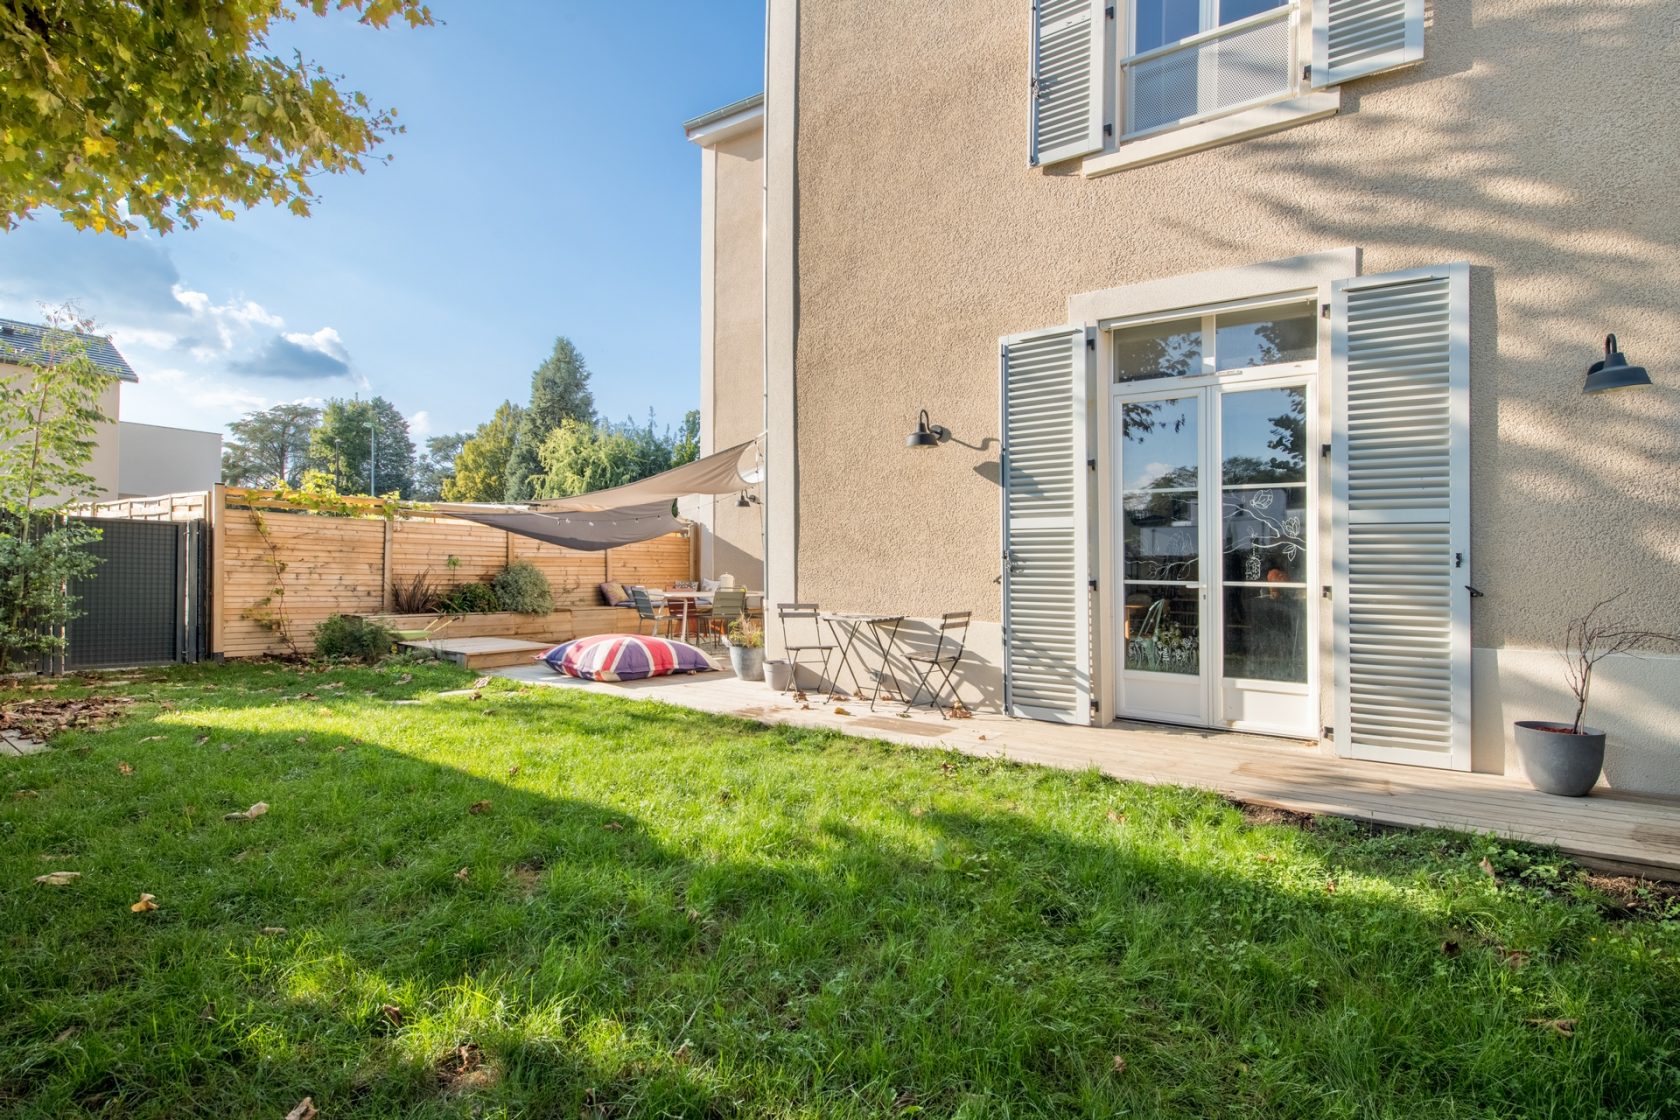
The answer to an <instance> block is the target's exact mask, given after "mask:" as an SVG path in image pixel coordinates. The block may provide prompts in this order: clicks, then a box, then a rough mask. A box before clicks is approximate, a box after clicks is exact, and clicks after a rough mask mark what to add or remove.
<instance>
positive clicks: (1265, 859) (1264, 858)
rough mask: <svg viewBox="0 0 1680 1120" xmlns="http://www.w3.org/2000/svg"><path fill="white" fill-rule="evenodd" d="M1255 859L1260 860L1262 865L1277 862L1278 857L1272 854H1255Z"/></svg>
mask: <svg viewBox="0 0 1680 1120" xmlns="http://www.w3.org/2000/svg"><path fill="white" fill-rule="evenodd" d="M1254 858H1255V859H1257V860H1259V861H1260V862H1261V863H1276V862H1277V856H1274V855H1273V854H1272V853H1271V852H1255V853H1254Z"/></svg>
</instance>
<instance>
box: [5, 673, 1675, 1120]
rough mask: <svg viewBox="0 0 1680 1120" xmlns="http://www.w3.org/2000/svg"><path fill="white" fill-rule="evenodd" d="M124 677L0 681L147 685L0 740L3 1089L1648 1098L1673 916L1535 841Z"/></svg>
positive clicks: (766, 1104)
mask: <svg viewBox="0 0 1680 1120" xmlns="http://www.w3.org/2000/svg"><path fill="white" fill-rule="evenodd" d="M120 676H121V678H122V679H124V680H125V681H126V683H122V684H119V685H118V686H116V687H92V688H91V689H89V688H85V687H81V686H78V685H77V684H76V683H75V682H67V683H65V684H63V685H61V686H60V687H59V688H58V689H57V690H56V691H31V690H29V688H28V682H23V684H22V685H21V688H20V689H19V690H14V691H10V692H0V700H7V701H16V700H20V699H25V700H44V699H63V698H66V697H72V696H77V695H82V694H84V693H91V694H93V695H100V696H110V695H127V696H133V697H136V698H137V699H138V700H139V702H138V703H136V704H134V705H133V706H132V707H131V708H130V709H129V710H128V712H127V714H126V715H125V716H123V717H122V722H121V723H120V724H119V725H117V726H115V727H112V728H109V729H106V730H101V731H92V730H76V731H69V732H66V733H64V734H62V735H61V736H60V737H59V738H58V739H57V742H56V746H57V749H56V750H54V751H53V752H51V753H49V754H45V755H40V756H35V757H31V758H27V759H13V760H4V761H0V783H3V786H0V789H3V794H0V938H3V939H4V940H3V942H0V944H3V946H4V948H3V951H0V1112H3V1113H4V1114H5V1115H7V1116H15V1117H66V1116H78V1115H85V1114H98V1115H105V1116H121V1117H125V1118H126V1117H172V1118H173V1117H184V1116H206V1117H238V1116H255V1117H272V1118H274V1120H280V1118H281V1117H283V1116H284V1115H285V1114H286V1113H287V1111H288V1110H289V1109H291V1108H292V1107H293V1106H294V1105H295V1104H297V1103H298V1102H299V1101H300V1100H301V1099H302V1098H303V1097H305V1096H310V1097H313V1098H314V1101H315V1104H316V1105H318V1106H319V1107H320V1109H321V1120H342V1118H345V1117H379V1118H386V1117H434V1116H437V1117H442V1116H451V1117H453V1116H462V1117H465V1116H478V1117H497V1116H507V1117H515V1116H517V1117H551V1116H552V1117H566V1118H573V1117H579V1116H584V1117H596V1116H612V1117H653V1116H707V1117H710V1116H716V1117H726V1116H752V1117H793V1116H798V1117H825V1118H827V1117H863V1116H922V1117H944V1116H962V1117H1026V1116H1044V1117H1050V1116H1054V1117H1065V1116H1093V1117H1096V1116H1101V1117H1109V1116H1119V1115H1130V1116H1175V1117H1210V1116H1288V1117H1304V1118H1306V1117H1310V1118H1313V1120H1319V1118H1323V1117H1361V1118H1363V1117H1377V1116H1393V1117H1407V1118H1416V1117H1472V1116H1476V1117H1481V1116H1500V1117H1566V1116H1567V1117H1573V1116H1620V1117H1633V1116H1645V1117H1658V1116H1676V1115H1680V908H1677V907H1676V906H1675V904H1674V903H1673V902H1672V901H1668V902H1663V901H1662V900H1660V899H1653V898H1650V897H1647V899H1646V900H1645V905H1642V906H1640V907H1638V914H1637V916H1634V917H1629V916H1628V914H1627V912H1626V911H1625V910H1621V909H1618V908H1617V907H1616V906H1614V905H1612V904H1611V903H1610V902H1609V900H1608V898H1607V897H1606V896H1604V895H1601V894H1598V893H1595V891H1594V889H1593V887H1592V886H1591V885H1590V884H1589V883H1588V882H1587V880H1586V879H1585V878H1584V877H1583V875H1582V873H1581V872H1580V871H1579V870H1578V869H1576V868H1574V867H1572V866H1571V865H1569V864H1567V863H1565V862H1563V861H1561V860H1559V859H1557V858H1556V857H1555V856H1553V855H1551V854H1549V853H1546V852H1544V851H1540V850H1534V849H1519V848H1514V847H1513V846H1511V845H1508V844H1504V843H1500V842H1496V841H1492V840H1488V839H1483V838H1474V837H1467V836H1462V835H1455V834H1445V833H1373V832H1371V831H1369V830H1366V829H1363V828H1360V827H1356V826H1354V825H1350V824H1346V823H1343V822H1338V821H1333V820H1319V821H1316V822H1305V825H1306V826H1305V827H1303V826H1302V823H1301V822H1292V821H1280V822H1278V823H1256V822H1254V821H1251V820H1249V819H1245V815H1244V812H1243V811H1242V810H1241V809H1240V808H1237V807H1234V806H1231V805H1229V804H1226V803H1225V802H1223V801H1221V800H1220V799H1219V798H1217V797H1214V796H1212V795H1208V794H1203V793H1197V792H1189V791H1185V790H1179V789H1161V788H1147V787H1143V786H1137V785H1128V784H1122V783H1116V782H1113V781H1110V780H1107V779H1105V778H1102V777H1100V776H1097V775H1095V774H1069V773H1061V772H1057V771H1052V770H1043V769H1036V768H1030V767H1020V766H1014V765H1009V764H1005V763H1000V762H993V761H988V760H981V759H972V758H967V757H962V756H958V755H953V754H944V753H939V752H935V751H915V750H910V749H904V748H897V747H889V746H885V745H882V744H878V743H871V742H867V741H862V740H856V739H848V738H845V737H842V736H838V735H829V734H816V733H808V732H798V731H791V730H786V729H767V728H763V727H759V726H757V725H751V724H746V723H741V722H736V721H732V720H728V719H719V718H715V717H710V716H705V715H700V714H697V713H691V712H685V711H681V710H678V709H674V708H668V707H665V706H662V705H655V704H648V703H637V702H627V701H617V700H613V699H610V698H603V697H598V696H593V695H584V694H579V693H575V692H569V691H562V690H557V689H542V688H528V689H524V690H519V689H515V688H513V687H512V686H508V685H505V683H504V682H496V684H495V685H494V686H492V687H491V688H489V689H486V690H485V691H484V692H483V694H482V695H481V696H480V697H478V698H474V697H472V696H467V695H455V696H442V695H439V692H440V691H442V690H445V689H449V688H452V687H459V686H460V685H461V684H462V683H463V682H465V681H466V680H467V678H465V677H463V676H461V675H459V674H457V673H456V672H454V671H453V670H448V669H444V668H441V667H435V666H416V665H412V664H410V665H402V664H395V665H391V666H387V667H382V668H380V669H372V670H370V669H348V668H327V669H325V670H323V671H316V672H311V671H309V670H298V669H291V668H282V667H276V666H261V665H258V666H232V665H229V666H219V667H218V666H203V667H190V668H186V669H182V670H180V671H170V672H156V673H145V674H139V673H133V674H122V675H120ZM258 801H263V802H266V803H267V804H268V805H269V806H270V809H269V811H268V812H267V814H266V815H263V816H261V817H260V818H258V819H255V820H252V821H248V822H237V821H227V820H224V819H223V817H224V814H226V813H229V812H233V811H236V810H242V809H245V808H247V807H249V806H250V805H252V804H253V803H255V802H258ZM475 806H477V810H476V811H475V808H474V807H475ZM1484 857H1485V858H1486V859H1487V860H1488V861H1489V866H1490V867H1491V868H1492V869H1493V871H1494V873H1495V875H1496V876H1497V878H1494V877H1490V876H1489V875H1488V874H1487V873H1485V872H1484V871H1483V870H1482V869H1481V866H1480V865H1481V863H1482V861H1483V859H1484ZM55 870H72V871H79V872H81V876H82V877H81V878H80V879H79V880H76V881H74V882H72V883H71V884H70V885H67V886H48V885H41V884H37V883H35V882H34V879H35V876H37V875H41V874H44V873H47V872H50V871H55ZM142 892H145V893H149V894H152V895H155V896H156V905H157V907H158V908H157V909H156V910H152V911H147V912H134V911H132V910H131V909H130V906H131V904H133V903H135V902H136V901H137V900H138V899H139V897H140V895H141V894H142ZM1624 901H1627V900H1626V899H1624ZM1633 901H1634V902H1636V903H1637V902H1639V901H1640V900H1639V899H1633ZM1571 1021H1572V1022H1571Z"/></svg>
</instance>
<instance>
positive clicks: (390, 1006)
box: [379, 1003, 403, 1027]
mask: <svg viewBox="0 0 1680 1120" xmlns="http://www.w3.org/2000/svg"><path fill="white" fill-rule="evenodd" d="M379 1014H380V1016H381V1017H382V1018H383V1019H384V1020H385V1021H386V1022H387V1023H389V1024H391V1025H392V1026H393V1027H400V1026H402V1023H403V1013H402V1008H400V1007H398V1006H397V1005H396V1004H394V1003H387V1004H384V1005H382V1006H381V1007H380V1008H379Z"/></svg>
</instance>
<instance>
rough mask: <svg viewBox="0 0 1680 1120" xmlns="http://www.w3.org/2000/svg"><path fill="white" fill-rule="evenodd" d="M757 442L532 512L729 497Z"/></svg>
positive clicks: (552, 502) (534, 505)
mask: <svg viewBox="0 0 1680 1120" xmlns="http://www.w3.org/2000/svg"><path fill="white" fill-rule="evenodd" d="M757 442H758V441H757V440H748V441H747V442H746V443H738V444H736V445H735V446H734V447H730V448H725V449H724V450H722V451H718V452H714V453H713V454H711V455H708V456H706V457H705V458H704V459H696V460H694V462H692V463H684V464H683V465H682V466H680V467H673V468H671V469H670V470H668V471H662V472H660V473H659V474H656V475H654V476H653V477H652V478H644V479H642V480H641V481H639V482H632V483H630V484H629V485H627V486H615V487H613V488H612V489H611V490H597V491H595V493H593V494H579V495H578V496H577V497H575V498H555V499H552V500H550V501H546V502H532V503H531V507H532V508H533V509H539V510H542V511H543V512H544V513H561V512H564V513H577V512H587V511H590V510H602V509H625V508H627V507H630V506H642V505H649V504H651V503H654V502H664V503H666V504H667V505H669V504H670V503H671V502H674V501H676V500H677V499H678V498H685V497H687V496H688V495H690V494H732V493H734V492H735V491H737V490H740V489H743V488H744V487H745V486H746V483H745V482H743V481H742V478H741V474H742V472H741V460H742V459H743V458H745V457H746V453H747V451H748V449H750V448H751V447H753V446H754V445H755V444H756V443H757Z"/></svg>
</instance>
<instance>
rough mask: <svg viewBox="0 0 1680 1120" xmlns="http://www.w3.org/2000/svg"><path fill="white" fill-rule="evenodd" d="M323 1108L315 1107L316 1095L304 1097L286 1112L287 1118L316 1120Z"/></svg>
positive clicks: (288, 1119)
mask: <svg viewBox="0 0 1680 1120" xmlns="http://www.w3.org/2000/svg"><path fill="white" fill-rule="evenodd" d="M320 1113H321V1110H320V1109H318V1108H316V1107H315V1098H314V1097H304V1098H303V1099H302V1100H301V1101H299V1102H297V1104H296V1105H295V1106H293V1108H292V1110H291V1111H290V1112H288V1113H286V1120H315V1117H317V1116H319V1115H320Z"/></svg>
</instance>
